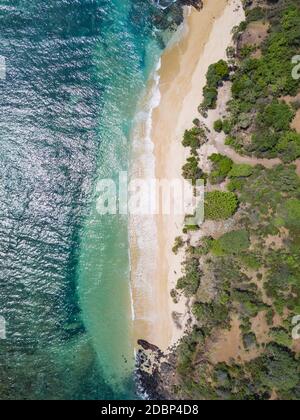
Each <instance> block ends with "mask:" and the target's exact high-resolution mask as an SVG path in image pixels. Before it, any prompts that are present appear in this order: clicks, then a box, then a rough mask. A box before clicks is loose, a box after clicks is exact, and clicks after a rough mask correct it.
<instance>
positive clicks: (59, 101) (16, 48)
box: [0, 0, 181, 400]
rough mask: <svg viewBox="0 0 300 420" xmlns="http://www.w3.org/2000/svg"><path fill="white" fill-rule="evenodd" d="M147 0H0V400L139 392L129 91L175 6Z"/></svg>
mask: <svg viewBox="0 0 300 420" xmlns="http://www.w3.org/2000/svg"><path fill="white" fill-rule="evenodd" d="M159 3H160V2H157V1H153V2H152V1H150V0H76V1H74V0H43V1H42V0H2V1H0V58H1V63H2V67H3V63H4V66H5V69H4V70H5V75H4V76H5V77H4V76H3V74H2V72H3V69H2V70H1V76H2V77H1V80H0V91H1V94H0V145H1V150H0V192H1V200H0V320H2V321H4V320H5V332H6V337H5V339H3V337H2V338H1V339H0V378H1V380H0V399H1V400H3V399H98V400H103V399H124V400H126V399H131V398H139V396H138V395H137V391H136V385H135V381H134V350H133V340H132V316H133V314H132V302H131V294H130V281H129V279H130V259H129V249H128V218H127V216H118V215H115V216H105V217H104V216H101V215H99V214H98V212H97V210H96V202H97V183H98V181H99V180H101V179H103V178H112V179H116V178H117V177H118V174H119V172H120V171H127V170H128V165H129V161H130V147H131V144H130V142H131V130H132V122H133V121H134V116H135V114H136V112H137V104H138V103H139V100H140V97H141V95H142V94H143V92H144V91H145V88H146V86H147V80H148V78H149V77H150V75H151V74H152V72H153V70H154V69H155V68H156V66H157V63H158V60H159V56H160V54H161V51H162V49H163V48H164V45H165V40H166V38H167V37H166V34H165V32H166V29H167V28H168V27H169V26H170V22H171V23H172V22H173V20H174V22H175V23H176V24H177V23H178V22H179V21H180V18H181V12H180V11H179V9H178V8H177V9H176V11H175V13H174V11H173V12H172V19H173V20H170V16H169V13H170V12H169V11H168V9H165V6H166V5H168V4H169V3H170V4H171V3H173V1H172V0H170V2H169V3H167V2H166V1H165V0H164V1H163V2H162V3H161V4H159Z"/></svg>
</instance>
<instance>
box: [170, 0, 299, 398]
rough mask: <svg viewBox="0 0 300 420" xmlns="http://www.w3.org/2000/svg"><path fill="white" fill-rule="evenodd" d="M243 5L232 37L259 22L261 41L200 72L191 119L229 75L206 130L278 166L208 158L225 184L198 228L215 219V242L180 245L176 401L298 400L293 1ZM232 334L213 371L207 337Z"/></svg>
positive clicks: (214, 177)
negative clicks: (202, 80) (185, 306)
mask: <svg viewBox="0 0 300 420" xmlns="http://www.w3.org/2000/svg"><path fill="white" fill-rule="evenodd" d="M251 4H252V2H244V7H245V9H246V21H245V22H243V23H242V24H241V25H240V26H239V27H238V28H235V31H234V36H235V39H236V40H237V41H240V40H241V34H242V32H244V31H247V30H248V29H249V27H248V25H249V23H251V22H255V21H260V20H264V21H266V22H267V23H269V25H270V29H269V31H268V34H266V36H267V38H266V39H265V40H263V42H262V44H261V45H255V46H254V45H242V46H240V47H239V43H237V45H238V50H237V51H235V50H234V49H233V48H231V49H230V51H228V57H229V58H230V60H231V61H230V65H231V66H232V70H233V71H234V74H230V68H229V65H227V66H225V64H224V62H222V63H221V62H219V63H217V64H215V65H213V66H210V69H209V72H208V75H207V78H208V81H207V86H206V88H205V90H204V102H203V104H202V106H201V108H200V111H206V110H207V109H209V108H214V107H215V105H216V101H217V97H218V88H219V87H220V86H221V84H222V81H223V80H226V79H228V78H229V77H230V79H232V82H233V84H232V100H231V101H230V102H229V104H228V112H229V116H228V118H227V119H223V120H218V121H216V122H215V124H214V130H215V131H217V132H221V131H224V132H225V133H226V134H227V135H228V137H227V140H226V144H227V145H229V146H230V147H233V148H234V149H235V150H236V151H237V152H238V153H240V154H246V155H255V156H257V157H262V158H278V157H279V158H280V159H281V161H282V164H277V165H275V166H274V167H273V168H271V169H267V168H265V167H263V166H261V165H257V166H250V165H245V164H239V165H237V164H235V163H233V162H232V161H231V160H230V159H229V158H227V157H226V156H222V155H220V154H215V155H212V156H211V158H210V160H211V162H212V171H211V173H210V174H209V181H210V183H211V184H215V185H218V184H220V183H222V182H223V181H225V180H227V181H228V183H226V184H224V185H222V189H223V188H224V186H227V189H228V191H229V192H226V191H221V190H216V191H210V192H207V193H206V195H205V219H206V221H207V222H208V221H211V220H213V221H214V220H215V221H221V223H217V224H215V225H216V226H217V228H216V230H213V231H211V230H210V229H211V225H212V223H211V222H208V223H207V226H208V232H209V233H207V235H209V234H210V235H212V236H214V238H217V239H214V238H213V237H211V236H207V237H204V238H202V239H201V240H199V242H198V243H197V245H194V243H193V246H191V245H190V242H189V241H190V239H188V241H187V245H188V246H187V247H186V261H185V263H184V272H185V275H184V277H183V278H182V279H180V280H179V281H178V286H177V287H178V290H183V292H184V293H185V295H186V296H188V297H189V298H192V299H191V301H192V309H191V310H192V313H193V315H194V317H195V319H196V321H197V325H196V326H195V327H194V329H193V330H192V331H191V332H190V333H187V334H186V336H185V337H184V338H183V340H182V341H181V344H180V345H179V347H178V349H177V354H176V360H177V374H178V384H177V386H176V392H177V395H178V397H179V398H182V399H213V400H215V399H225V400H269V399H271V398H275V399H279V400H285V399H287V400H300V363H299V358H300V352H299V348H298V346H295V341H294V340H293V339H292V322H291V320H292V318H293V316H294V315H299V314H300V252H299V248H300V177H299V176H298V175H297V172H296V166H295V165H293V164H291V163H292V162H294V161H295V160H296V159H298V158H299V157H300V134H299V133H297V132H296V131H295V130H293V129H292V128H291V122H292V120H293V118H294V115H295V110H296V109H299V103H297V101H296V99H295V98H294V100H293V99H289V100H287V99H286V98H285V97H286V96H287V95H290V96H292V97H293V96H296V94H297V93H299V92H300V81H299V80H294V79H293V78H292V76H291V74H292V67H293V65H292V62H291V59H292V57H293V56H294V55H296V54H299V50H300V25H299V22H300V3H299V1H298V0H297V1H296V0H278V1H276V0H269V1H268V3H266V1H261V2H260V6H259V7H253V6H252V5H251ZM266 4H267V6H268V7H265V5H266ZM270 4H271V7H270ZM253 27H254V28H255V27H256V25H252V29H251V30H252V31H253ZM257 27H259V24H258V25H257ZM245 38H246V39H249V37H248V38H247V37H244V38H243V39H245ZM253 51H259V54H255V55H253V54H252V52H253ZM254 57H258V58H254ZM213 134H214V136H216V133H213ZM266 166H267V165H266ZM268 166H269V165H268ZM270 166H271V165H270ZM210 187H211V185H210ZM236 212H237V214H236V216H235V217H234V218H231V217H232V216H233V215H234V214H235V213H236ZM224 232H227V233H224ZM193 239H194V241H195V238H193ZM233 321H234V323H233ZM233 325H234V328H239V329H240V342H239V346H238V347H239V349H238V353H237V354H235V356H234V357H228V359H227V360H226V362H222V363H218V361H217V360H218V357H223V356H224V359H226V356H225V354H226V352H225V351H224V354H222V355H221V356H220V355H218V357H216V355H215V354H214V344H215V343H216V341H217V342H218V346H219V347H218V350H219V349H220V346H221V345H223V346H226V343H224V342H223V341H221V342H219V341H218V340H219V339H220V337H223V336H224V334H226V333H228V332H229V331H230V330H231V329H232V328H233ZM258 326H263V328H260V327H258ZM233 333H234V335H236V330H233ZM227 350H228V349H227ZM230 350H232V349H231V348H230ZM245 355H246V356H245ZM221 360H223V359H221Z"/></svg>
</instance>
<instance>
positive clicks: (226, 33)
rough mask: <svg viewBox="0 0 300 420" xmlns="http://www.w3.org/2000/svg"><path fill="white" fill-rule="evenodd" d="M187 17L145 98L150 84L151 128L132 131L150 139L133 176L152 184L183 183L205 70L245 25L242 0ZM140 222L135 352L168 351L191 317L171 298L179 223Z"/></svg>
mask: <svg viewBox="0 0 300 420" xmlns="http://www.w3.org/2000/svg"><path fill="white" fill-rule="evenodd" d="M238 6H240V7H238ZM186 11H188V14H187V16H186V19H185V21H186V30H184V31H183V35H182V37H181V39H179V40H178V42H177V43H176V44H174V43H172V46H171V47H169V48H167V50H166V51H165V52H164V53H163V55H162V58H161V67H160V69H159V72H158V75H157V78H155V77H154V80H153V81H152V82H151V83H150V88H149V92H148V95H147V96H148V99H149V93H150V92H152V89H153V83H154V84H155V83H156V88H157V89H158V91H159V92H158V97H157V99H158V98H159V100H158V101H156V102H155V101H154V103H152V109H151V110H149V115H150V118H151V121H150V126H148V127H146V126H145V124H144V127H143V128H142V127H141V126H140V127H136V130H139V131H140V135H139V136H135V137H136V138H139V139H140V140H141V139H142V138H143V134H144V137H145V135H146V137H147V132H146V130H147V129H148V130H149V128H150V133H149V132H148V140H147V139H146V141H142V142H140V143H139V144H138V143H137V142H135V144H134V146H133V170H132V174H133V175H139V177H141V176H143V177H145V178H147V177H149V175H150V172H152V174H153V173H154V174H155V177H156V178H157V179H172V180H174V179H181V172H182V166H183V165H184V163H185V160H186V158H187V157H188V156H189V154H188V151H187V150H186V149H185V148H184V147H183V146H182V144H181V141H182V138H183V134H184V131H185V130H186V129H189V128H190V127H191V126H192V121H193V119H194V118H195V117H197V116H198V115H197V107H198V106H199V104H200V103H201V100H202V90H203V87H204V86H205V83H206V73H207V69H208V67H209V65H210V64H213V63H214V62H216V61H218V60H220V59H222V58H226V48H227V47H228V46H229V45H230V43H231V39H232V35H231V30H232V28H233V27H234V26H235V25H238V24H239V23H240V22H241V20H242V19H243V9H242V7H241V4H240V1H239V0H232V1H229V2H228V1H227V0H210V1H208V0H206V1H204V7H203V9H202V10H201V11H200V12H199V11H196V10H195V9H191V8H190V7H189V8H186ZM220 33H221V34H222V37H220ZM199 40H201V42H199ZM151 85H152V86H151ZM154 96H155V95H154ZM152 98H153V96H152ZM146 99H147V98H146ZM143 109H144V108H143ZM145 128H146V130H145ZM141 130H142V131H141ZM149 139H150V143H149ZM146 156H148V159H149V161H150V162H151V163H150V166H151V168H149V170H145V158H146ZM137 219H138V218H137V217H136V216H135V217H130V253H131V283H132V296H133V305H134V313H135V319H134V340H135V345H136V342H137V340H138V339H143V340H146V341H148V342H150V343H152V344H154V345H156V346H158V347H159V348H160V349H161V350H162V351H166V350H167V349H168V348H169V347H170V346H172V345H173V344H175V343H176V342H177V341H178V340H179V339H180V338H181V336H182V335H183V333H184V330H185V326H186V322H187V319H188V317H189V314H188V309H187V308H186V303H187V302H186V299H185V298H184V297H181V298H180V301H179V303H177V304H175V303H174V302H173V300H172V298H171V296H170V292H171V290H172V289H173V288H174V287H175V285H176V283H177V280H178V278H180V276H181V263H182V260H183V251H181V252H179V253H178V254H177V255H175V254H174V253H173V251H172V248H173V245H174V241H175V238H176V237H177V236H181V235H182V228H183V224H184V216H174V215H170V216H162V215H158V216H149V217H148V216H147V217H146V218H145V217H144V218H143V220H141V217H139V219H140V220H137ZM145 219H147V220H145ZM141 223H142V225H141ZM141 226H142V228H143V227H145V226H148V233H149V232H150V233H151V235H150V237H146V235H145V233H144V235H143V232H141V230H142V228H141ZM150 226H151V227H150ZM141 237H142V239H143V240H142V243H140V244H139V240H141ZM141 269H142V271H141ZM174 315H175V317H176V319H177V321H178V322H177V325H176V323H175V322H174V319H173V318H174Z"/></svg>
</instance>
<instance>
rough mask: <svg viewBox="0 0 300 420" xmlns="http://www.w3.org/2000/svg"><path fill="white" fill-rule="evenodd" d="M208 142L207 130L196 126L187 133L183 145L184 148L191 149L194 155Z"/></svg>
mask: <svg viewBox="0 0 300 420" xmlns="http://www.w3.org/2000/svg"><path fill="white" fill-rule="evenodd" d="M206 141H207V138H206V134H205V130H204V129H203V128H200V127H197V126H196V127H193V128H192V129H191V130H186V131H185V133H184V137H183V141H182V144H183V146H184V147H190V148H191V151H192V153H193V154H197V149H199V147H201V146H202V145H203V144H204V143H205V142H206Z"/></svg>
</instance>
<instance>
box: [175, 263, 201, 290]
mask: <svg viewBox="0 0 300 420" xmlns="http://www.w3.org/2000/svg"><path fill="white" fill-rule="evenodd" d="M183 268H184V276H183V277H181V278H180V279H179V280H178V282H177V289H179V290H183V291H184V294H185V296H187V297H190V296H193V295H194V294H195V293H196V292H197V290H198V288H199V286H200V282H201V275H202V273H201V271H200V269H199V261H198V259H197V258H188V259H187V260H186V261H185V262H184V264H183Z"/></svg>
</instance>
